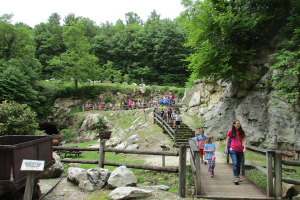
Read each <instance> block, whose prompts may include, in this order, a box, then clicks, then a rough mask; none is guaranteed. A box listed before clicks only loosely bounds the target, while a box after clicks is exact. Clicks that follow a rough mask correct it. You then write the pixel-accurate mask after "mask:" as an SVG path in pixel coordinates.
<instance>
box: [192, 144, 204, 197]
mask: <svg viewBox="0 0 300 200" xmlns="http://www.w3.org/2000/svg"><path fill="white" fill-rule="evenodd" d="M193 143H194V142H193ZM194 156H195V160H194V162H195V164H196V185H195V194H196V195H200V194H202V191H201V167H200V151H199V150H198V151H195V152H194Z"/></svg>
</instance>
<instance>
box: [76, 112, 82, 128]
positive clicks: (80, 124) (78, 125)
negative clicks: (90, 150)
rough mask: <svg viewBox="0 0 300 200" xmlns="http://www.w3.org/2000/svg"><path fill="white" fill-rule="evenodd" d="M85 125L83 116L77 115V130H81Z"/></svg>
mask: <svg viewBox="0 0 300 200" xmlns="http://www.w3.org/2000/svg"><path fill="white" fill-rule="evenodd" d="M82 123H83V115H80V114H79V115H77V129H80V128H81V126H82Z"/></svg>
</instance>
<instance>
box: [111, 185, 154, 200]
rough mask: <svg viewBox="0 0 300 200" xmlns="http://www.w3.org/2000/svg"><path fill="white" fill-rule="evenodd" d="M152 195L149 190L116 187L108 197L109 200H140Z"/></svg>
mask: <svg viewBox="0 0 300 200" xmlns="http://www.w3.org/2000/svg"><path fill="white" fill-rule="evenodd" d="M151 195H152V192H151V190H144V189H139V188H135V187H118V188H116V189H114V190H113V191H111V193H110V194H109V195H108V198H109V199H119V200H120V199H141V198H146V197H149V196H151Z"/></svg>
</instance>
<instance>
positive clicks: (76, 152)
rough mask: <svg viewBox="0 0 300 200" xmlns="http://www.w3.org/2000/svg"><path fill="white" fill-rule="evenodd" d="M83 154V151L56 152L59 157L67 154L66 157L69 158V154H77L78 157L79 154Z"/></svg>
mask: <svg viewBox="0 0 300 200" xmlns="http://www.w3.org/2000/svg"><path fill="white" fill-rule="evenodd" d="M81 153H82V151H59V152H56V154H57V155H63V154H65V157H67V154H75V155H76V156H77V157H78V156H79V154H81Z"/></svg>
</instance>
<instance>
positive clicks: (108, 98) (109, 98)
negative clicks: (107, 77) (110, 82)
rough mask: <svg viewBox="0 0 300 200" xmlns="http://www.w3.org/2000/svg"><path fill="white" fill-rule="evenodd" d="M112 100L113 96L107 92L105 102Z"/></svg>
mask: <svg viewBox="0 0 300 200" xmlns="http://www.w3.org/2000/svg"><path fill="white" fill-rule="evenodd" d="M111 100H112V98H111V96H110V94H107V95H106V97H105V100H104V101H105V103H109V102H111Z"/></svg>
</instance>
